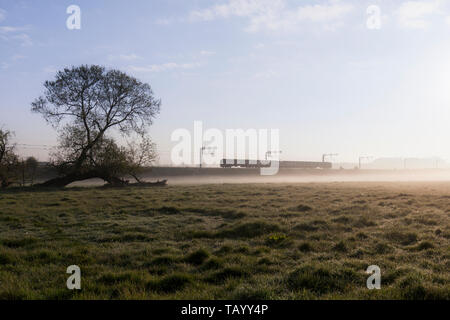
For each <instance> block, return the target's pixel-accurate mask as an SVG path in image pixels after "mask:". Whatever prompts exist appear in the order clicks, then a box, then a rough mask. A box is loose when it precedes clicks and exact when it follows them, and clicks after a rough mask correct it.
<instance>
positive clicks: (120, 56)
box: [108, 53, 142, 61]
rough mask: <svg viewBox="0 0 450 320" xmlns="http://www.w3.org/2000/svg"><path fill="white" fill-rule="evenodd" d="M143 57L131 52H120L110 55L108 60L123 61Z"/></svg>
mask: <svg viewBox="0 0 450 320" xmlns="http://www.w3.org/2000/svg"><path fill="white" fill-rule="evenodd" d="M139 59H142V58H141V57H140V56H138V55H137V54H134V53H130V54H118V55H112V54H110V55H108V60H122V61H135V60H139Z"/></svg>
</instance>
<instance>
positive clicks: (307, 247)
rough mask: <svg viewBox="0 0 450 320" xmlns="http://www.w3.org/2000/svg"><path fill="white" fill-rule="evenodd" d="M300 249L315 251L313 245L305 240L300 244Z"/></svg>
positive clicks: (302, 250)
mask: <svg viewBox="0 0 450 320" xmlns="http://www.w3.org/2000/svg"><path fill="white" fill-rule="evenodd" d="M298 250H300V251H301V252H311V251H313V247H312V245H311V244H310V243H309V242H303V243H302V244H300V245H299V246H298Z"/></svg>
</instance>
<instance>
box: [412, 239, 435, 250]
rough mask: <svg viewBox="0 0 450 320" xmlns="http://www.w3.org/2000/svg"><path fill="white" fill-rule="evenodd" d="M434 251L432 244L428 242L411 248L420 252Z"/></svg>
mask: <svg viewBox="0 0 450 320" xmlns="http://www.w3.org/2000/svg"><path fill="white" fill-rule="evenodd" d="M429 249H434V244H433V243H431V242H430V241H422V242H421V243H419V244H418V245H417V246H415V247H414V248H413V250H417V251H422V250H429Z"/></svg>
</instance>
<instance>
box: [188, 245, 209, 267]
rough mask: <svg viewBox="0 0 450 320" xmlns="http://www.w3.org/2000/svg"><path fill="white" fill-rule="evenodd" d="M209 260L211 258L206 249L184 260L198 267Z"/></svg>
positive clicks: (195, 252) (191, 254)
mask: <svg viewBox="0 0 450 320" xmlns="http://www.w3.org/2000/svg"><path fill="white" fill-rule="evenodd" d="M208 258H209V252H208V251H206V250H204V249H199V250H197V251H194V252H192V253H190V254H189V255H188V256H187V257H186V258H185V259H184V261H186V262H187V263H190V264H193V265H197V266H198V265H201V264H202V263H203V262H205V260H206V259H208Z"/></svg>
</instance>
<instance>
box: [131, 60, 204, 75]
mask: <svg viewBox="0 0 450 320" xmlns="http://www.w3.org/2000/svg"><path fill="white" fill-rule="evenodd" d="M198 66H199V64H198V63H182V64H179V63H175V62H168V63H163V64H152V65H148V66H129V69H130V70H131V71H134V72H142V73H155V72H164V71H171V70H177V69H178V70H187V69H194V68H196V67H198Z"/></svg>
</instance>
